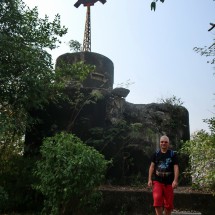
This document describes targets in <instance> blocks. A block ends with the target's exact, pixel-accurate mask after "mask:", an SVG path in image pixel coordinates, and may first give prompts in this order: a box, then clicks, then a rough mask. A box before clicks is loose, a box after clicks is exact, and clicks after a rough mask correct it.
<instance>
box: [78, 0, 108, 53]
mask: <svg viewBox="0 0 215 215" xmlns="http://www.w3.org/2000/svg"><path fill="white" fill-rule="evenodd" d="M97 1H100V2H101V3H102V4H105V3H106V0H78V1H77V2H76V3H75V4H74V6H75V7H76V8H78V7H79V6H80V5H81V4H83V5H84V6H85V7H87V14H86V23H85V30H84V41H83V49H82V51H85V52H91V22H90V7H91V6H93V5H94V4H95V3H96V2H97Z"/></svg>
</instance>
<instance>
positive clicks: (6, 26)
mask: <svg viewBox="0 0 215 215" xmlns="http://www.w3.org/2000/svg"><path fill="white" fill-rule="evenodd" d="M0 23H1V24H0V50H1V55H0V111H1V112H0V113H1V115H0V120H1V123H2V124H3V125H6V124H7V128H6V126H4V129H6V130H7V129H8V128H12V127H13V128H14V126H15V127H18V126H19V127H24V125H23V118H25V117H26V112H27V111H28V110H29V109H31V108H32V107H40V106H41V105H42V104H43V103H45V102H47V96H48V94H49V96H50V92H49V90H50V88H52V85H53V82H54V77H55V76H53V64H52V58H51V55H50V54H49V53H48V52H47V50H48V49H51V50H52V49H54V48H56V47H57V43H59V42H60V40H59V37H61V36H63V35H64V34H65V33H66V32H67V29H66V28H65V27H61V25H60V16H59V15H56V16H55V18H54V20H53V21H52V22H49V21H48V17H47V16H45V18H44V19H42V18H39V17H38V11H37V8H36V7H35V8H34V9H32V10H30V9H29V8H28V7H27V6H26V5H25V4H24V3H23V2H22V0H2V1H1V4H0ZM44 86H45V87H44ZM2 130H3V128H2ZM2 130H1V131H2Z"/></svg>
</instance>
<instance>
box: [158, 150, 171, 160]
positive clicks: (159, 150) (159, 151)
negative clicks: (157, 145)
mask: <svg viewBox="0 0 215 215" xmlns="http://www.w3.org/2000/svg"><path fill="white" fill-rule="evenodd" d="M160 151H161V150H160V149H158V150H157V151H156V158H157V156H158V154H159V152H160ZM174 154H175V151H173V150H172V149H170V157H171V158H172V157H173V156H174Z"/></svg>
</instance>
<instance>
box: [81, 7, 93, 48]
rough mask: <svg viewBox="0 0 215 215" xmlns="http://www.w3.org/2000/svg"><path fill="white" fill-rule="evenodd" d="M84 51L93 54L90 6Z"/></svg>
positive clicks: (88, 8) (86, 23)
mask: <svg viewBox="0 0 215 215" xmlns="http://www.w3.org/2000/svg"><path fill="white" fill-rule="evenodd" d="M83 51H85V52H91V22H90V6H89V5H88V6H87V13H86V22H85V30H84V41H83Z"/></svg>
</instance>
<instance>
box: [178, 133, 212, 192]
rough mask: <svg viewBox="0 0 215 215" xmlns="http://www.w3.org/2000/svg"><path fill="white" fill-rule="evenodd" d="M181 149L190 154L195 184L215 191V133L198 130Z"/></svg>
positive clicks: (191, 171) (191, 172) (191, 170)
mask: <svg viewBox="0 0 215 215" xmlns="http://www.w3.org/2000/svg"><path fill="white" fill-rule="evenodd" d="M181 151H182V152H183V153H186V154H188V155H189V160H190V170H189V171H190V174H191V176H192V184H193V186H194V187H197V188H204V189H206V190H210V191H212V192H215V157H214V154H215V134H214V133H212V134H208V133H207V132H205V131H203V130H201V131H198V132H196V133H195V134H194V135H193V138H192V140H190V141H187V142H185V143H184V144H183V147H182V149H181Z"/></svg>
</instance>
